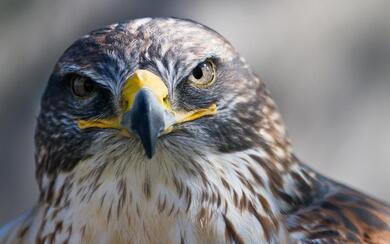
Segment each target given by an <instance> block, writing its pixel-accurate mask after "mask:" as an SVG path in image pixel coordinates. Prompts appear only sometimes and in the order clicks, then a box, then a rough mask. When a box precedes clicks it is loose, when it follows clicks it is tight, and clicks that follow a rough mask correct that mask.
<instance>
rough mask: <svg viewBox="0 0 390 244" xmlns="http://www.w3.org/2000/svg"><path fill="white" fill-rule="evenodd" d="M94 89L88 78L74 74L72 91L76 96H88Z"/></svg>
mask: <svg viewBox="0 0 390 244" xmlns="http://www.w3.org/2000/svg"><path fill="white" fill-rule="evenodd" d="M94 91H95V85H94V83H93V81H92V80H90V79H89V78H86V77H79V76H76V77H74V78H73V79H72V92H73V94H74V95H76V96H77V97H87V96H90V95H91V94H93V92H94Z"/></svg>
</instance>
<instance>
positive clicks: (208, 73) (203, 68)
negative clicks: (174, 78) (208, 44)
mask: <svg viewBox="0 0 390 244" xmlns="http://www.w3.org/2000/svg"><path fill="white" fill-rule="evenodd" d="M215 78H216V71H215V65H214V63H213V62H212V60H206V61H204V62H202V63H200V64H198V65H197V66H196V67H195V68H194V69H193V70H192V72H191V75H190V76H189V77H188V81H189V82H190V84H191V85H193V86H195V87H198V88H206V87H208V86H210V85H211V84H213V83H214V81H215Z"/></svg>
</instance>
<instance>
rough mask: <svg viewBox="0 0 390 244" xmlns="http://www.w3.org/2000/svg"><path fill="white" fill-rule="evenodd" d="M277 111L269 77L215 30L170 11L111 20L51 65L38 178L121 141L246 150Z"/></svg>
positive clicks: (153, 150)
mask: <svg viewBox="0 0 390 244" xmlns="http://www.w3.org/2000/svg"><path fill="white" fill-rule="evenodd" d="M274 110H275V109H274V106H273V103H272V100H271V99H270V98H269V96H268V93H267V91H266V89H265V87H264V84H263V83H262V82H261V81H259V79H258V78H257V77H256V76H255V75H254V74H253V73H252V71H251V70H250V68H249V67H248V65H247V64H246V63H245V61H244V60H243V59H242V58H241V57H240V56H239V54H238V53H237V52H236V51H235V49H234V48H233V47H232V45H231V44H230V43H229V42H228V41H226V40H225V39H224V38H223V37H222V36H221V35H220V34H218V33H217V32H215V31H213V30H211V29H210V28H208V27H205V26H203V25H201V24H198V23H195V22H192V21H188V20H179V19H174V18H145V19H138V20H132V21H129V22H125V23H119V24H114V25H110V26H108V27H106V28H103V29H99V30H96V31H93V32H91V33H90V34H88V35H85V36H83V37H81V38H80V39H79V40H77V41H76V42H74V43H73V44H72V45H71V46H70V47H69V48H68V49H67V50H66V51H65V52H64V54H63V55H62V57H61V58H60V60H59V61H58V63H57V64H56V66H55V68H54V71H53V73H52V75H51V77H50V79H49V82H48V85H47V88H46V90H45V93H44V95H43V97H42V104H41V112H40V115H39V117H38V125H37V130H36V146H37V153H36V157H37V164H38V167H37V169H38V173H37V175H38V177H39V176H40V175H42V174H43V173H48V174H52V173H56V172H61V171H69V170H72V169H73V168H74V166H75V165H77V164H78V163H79V162H80V161H81V160H82V159H84V158H87V157H90V156H91V155H93V154H94V153H95V152H97V151H99V152H100V153H103V154H104V153H105V154H109V153H112V152H113V151H115V150H116V149H117V148H119V147H126V148H128V149H129V150H127V151H126V152H127V153H128V155H127V156H128V158H129V159H131V157H132V156H133V157H135V156H137V157H138V158H145V160H146V159H149V160H150V159H152V158H153V157H157V156H158V155H159V154H161V153H163V152H164V153H170V154H172V155H173V156H175V154H177V155H180V154H182V153H185V152H188V151H198V152H204V151H210V152H214V153H226V152H235V151H242V150H246V149H248V148H251V147H253V146H255V145H261V144H262V143H264V140H263V139H264V136H261V133H260V129H261V128H264V126H266V125H265V124H266V123H265V120H264V118H265V117H267V116H268V117H269V114H270V111H271V112H272V111H274ZM276 119H279V118H276ZM108 144H110V145H111V146H108ZM112 145H117V148H116V147H115V146H112ZM124 152H125V151H124ZM129 161H131V160H129Z"/></svg>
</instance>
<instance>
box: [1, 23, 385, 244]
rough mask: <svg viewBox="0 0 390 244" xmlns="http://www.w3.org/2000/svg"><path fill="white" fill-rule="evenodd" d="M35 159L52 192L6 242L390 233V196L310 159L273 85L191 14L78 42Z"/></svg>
mask: <svg viewBox="0 0 390 244" xmlns="http://www.w3.org/2000/svg"><path fill="white" fill-rule="evenodd" d="M80 84H81V85H80ZM36 168H37V169H36V176H37V181H38V185H39V188H40V198H39V201H38V202H37V204H36V206H35V207H34V208H33V209H32V210H31V211H29V212H28V213H26V214H25V215H24V216H22V217H21V218H19V219H18V220H16V221H14V222H12V223H10V224H9V225H7V226H5V227H4V228H3V229H2V230H1V231H0V241H1V243H186V244H189V243H236V244H241V243H388V242H390V208H389V206H388V205H387V204H385V203H381V202H380V201H378V200H375V199H372V198H371V197H369V196H366V195H364V194H362V193H359V192H357V191H354V190H352V189H350V188H348V187H346V186H343V185H340V184H338V183H336V182H334V181H332V180H330V179H327V178H326V177H323V176H321V175H320V174H318V173H317V172H315V171H314V170H312V169H310V168H309V167H308V166H306V165H305V164H303V163H302V162H301V161H300V160H299V159H298V158H297V157H296V156H295V155H294V153H293V150H292V147H291V142H290V140H289V139H288V137H287V135H286V131H285V128H284V125H283V122H282V119H281V116H280V114H279V113H278V111H277V108H276V105H275V103H274V102H273V100H272V98H271V96H270V94H269V92H268V91H267V89H266V88H265V85H264V83H263V82H262V81H260V80H259V79H258V78H257V76H256V75H255V74H253V72H252V71H251V69H250V68H249V66H248V65H247V64H246V62H245V60H244V59H242V58H241V57H240V55H239V54H238V53H237V52H236V51H235V50H234V48H233V47H232V46H231V45H230V44H229V43H228V42H227V41H226V40H225V39H224V38H223V37H222V36H220V35H219V34H218V33H216V32H214V31H213V30H210V29H209V28H207V27H205V26H202V25H200V24H197V23H194V22H192V21H188V20H179V19H173V18H154V19H152V18H145V19H138V20H132V21H129V22H124V23H119V24H114V25H110V26H108V27H106V28H103V29H100V30H96V31H93V32H92V33H90V34H88V35H86V36H84V37H82V38H81V39H79V40H78V41H76V42H75V43H74V44H73V45H72V46H71V47H69V48H68V49H67V50H66V51H65V53H64V55H63V56H62V57H61V58H60V60H59V61H58V63H57V65H56V67H55V69H54V71H53V74H52V76H51V78H50V80H49V83H48V86H47V88H46V91H45V93H44V95H43V98H42V104H41V112H40V115H39V117H38V121H37V130H36Z"/></svg>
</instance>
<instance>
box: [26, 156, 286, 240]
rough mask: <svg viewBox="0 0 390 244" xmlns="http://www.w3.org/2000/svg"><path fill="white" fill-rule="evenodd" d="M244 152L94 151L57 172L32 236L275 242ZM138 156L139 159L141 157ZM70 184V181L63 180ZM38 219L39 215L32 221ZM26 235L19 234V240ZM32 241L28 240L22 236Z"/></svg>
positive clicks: (263, 186)
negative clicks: (112, 154) (110, 154)
mask: <svg viewBox="0 0 390 244" xmlns="http://www.w3.org/2000/svg"><path fill="white" fill-rule="evenodd" d="M250 154H256V155H257V156H262V155H261V153H259V152H256V151H253V152H245V153H243V152H242V153H236V154H234V155H225V156H222V155H208V156H207V157H197V158H192V159H191V160H185V157H175V158H172V157H170V156H169V155H164V154H160V155H157V156H156V157H155V158H153V160H146V159H145V157H139V159H140V160H139V161H137V157H133V158H132V159H133V161H132V162H127V161H126V160H128V159H126V158H116V160H112V158H106V157H101V156H99V155H96V156H94V157H91V158H89V159H88V160H86V161H84V162H82V163H80V164H79V165H78V166H77V167H76V168H75V170H74V172H73V173H72V174H69V175H59V176H58V177H57V179H56V182H55V184H54V185H53V186H52V187H53V192H55V194H54V196H53V198H54V199H57V200H56V202H55V204H54V205H53V204H51V205H50V206H49V205H47V206H41V207H40V208H39V209H38V210H36V211H35V213H34V219H33V220H31V221H33V222H36V224H35V225H34V226H36V227H35V228H34V230H29V232H30V234H31V235H28V236H27V235H26V236H25V237H23V238H27V239H29V238H30V237H32V236H35V238H36V236H39V238H40V240H48V238H52V239H49V240H54V241H60V240H68V241H70V243H85V242H88V243H261V242H273V241H276V240H279V242H278V243H280V240H283V238H284V235H285V232H284V227H283V225H282V224H281V219H280V215H279V213H278V211H279V210H278V207H277V205H276V203H275V201H274V199H273V198H272V196H271V194H270V193H269V189H268V185H267V184H268V183H267V181H268V180H267V175H266V173H265V172H264V170H263V169H262V168H261V167H259V165H258V164H256V163H254V162H253V159H252V158H250V156H248V155H250ZM141 158H143V159H142V160H141ZM70 182H72V183H70ZM39 219H46V221H44V223H42V222H41V223H40V224H38V223H39V222H40V221H39ZM27 239H26V240H27ZM30 240H32V239H30Z"/></svg>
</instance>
